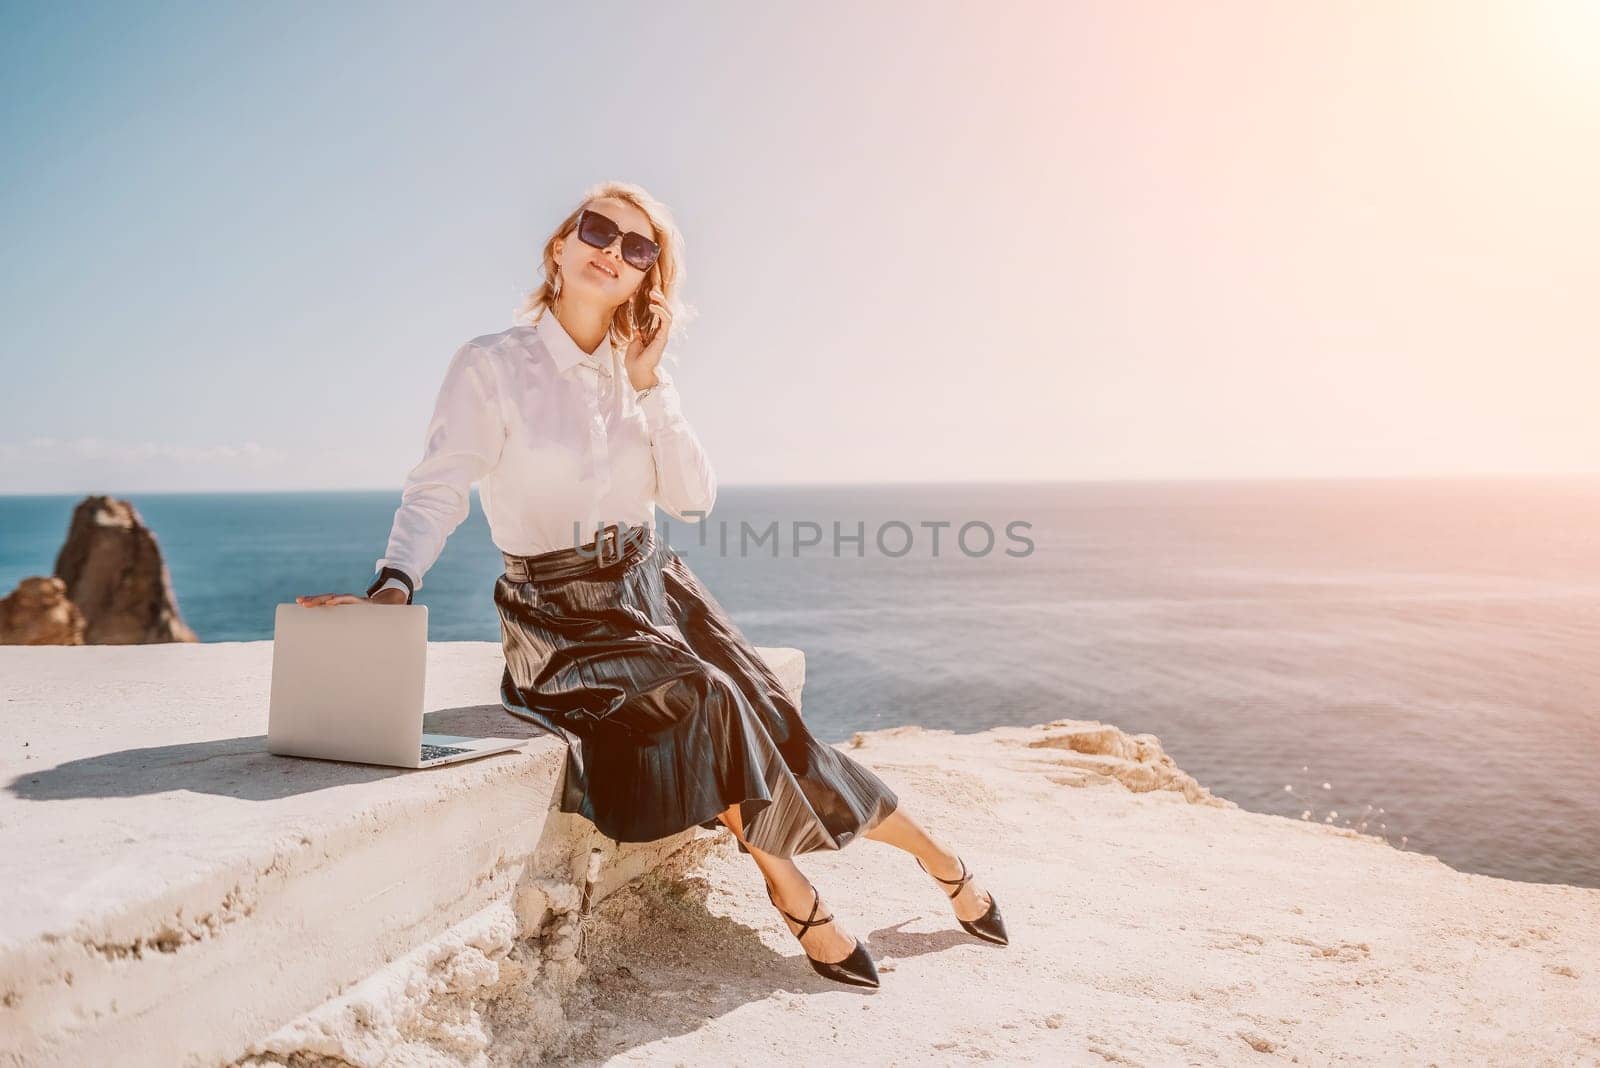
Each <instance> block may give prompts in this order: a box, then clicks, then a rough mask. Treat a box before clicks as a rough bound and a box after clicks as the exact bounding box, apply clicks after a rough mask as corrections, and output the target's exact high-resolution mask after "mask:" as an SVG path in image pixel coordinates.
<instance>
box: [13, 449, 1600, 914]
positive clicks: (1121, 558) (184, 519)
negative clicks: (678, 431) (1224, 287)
mask: <svg viewBox="0 0 1600 1068" xmlns="http://www.w3.org/2000/svg"><path fill="white" fill-rule="evenodd" d="M78 499H79V498H78V497H77V496H71V497H12V498H0V593H4V592H9V591H10V590H11V589H12V588H14V586H15V585H16V583H17V581H18V580H20V579H21V578H23V577H24V576H27V575H34V574H48V573H50V572H51V570H52V568H53V566H54V562H55V555H56V552H57V551H58V550H59V548H60V546H61V542H62V539H63V537H64V536H65V533H66V529H67V524H68V520H69V517H70V515H71V510H72V507H73V505H74V504H75V503H76V502H77V500H78ZM129 499H131V500H132V501H133V503H134V505H135V506H136V507H137V508H138V509H139V511H140V513H141V514H142V515H143V517H144V519H145V521H146V522H147V523H148V524H149V525H150V526H151V528H152V529H153V530H154V531H155V532H156V535H157V537H158V539H159V541H160V544H161V548H162V550H163V552H164V554H165V556H166V559H167V562H168V564H169V566H170V568H171V573H172V580H173V584H174V587H175V589H176V591H177V596H178V604H179V608H180V610H181V611H182V613H183V616H184V618H185V619H186V620H187V621H188V623H189V624H190V625H191V626H192V627H194V629H195V630H196V631H197V632H198V633H199V635H200V636H201V638H202V640H205V641H240V640H244V641H251V640H262V639H269V638H270V637H271V636H272V634H271V630H272V618H273V609H274V606H275V605H277V604H278V603H280V602H283V601H288V600H290V599H292V598H293V597H294V596H295V595H296V594H300V593H315V592H320V591H324V590H330V589H336V590H347V591H352V592H354V591H359V590H361V589H362V588H364V587H365V585H366V583H367V582H368V580H369V579H370V577H371V574H372V565H373V561H374V560H376V559H377V558H378V557H379V556H380V555H381V554H382V551H383V547H384V540H385V538H386V537H387V534H388V530H389V523H390V520H391V518H392V516H393V513H394V509H395V506H396V504H397V503H398V499H399V497H398V492H374V493H284V494H249V495H161V494H137V495H132V496H131V497H130V498H129ZM662 521H663V523H665V524H667V525H666V533H667V536H668V538H669V539H670V541H671V542H672V544H673V546H674V547H675V548H677V549H678V551H679V552H680V553H681V554H682V555H683V556H684V557H685V559H686V560H687V561H688V562H689V563H690V566H691V567H693V568H694V570H695V571H696V573H697V574H699V575H700V577H701V578H702V579H703V580H704V581H705V583H706V584H707V586H708V587H709V588H710V589H711V591H712V592H713V593H714V594H715V595H716V596H717V598H718V599H719V600H720V601H721V602H722V603H723V605H724V606H725V607H726V608H727V609H728V610H729V611H730V612H731V613H732V615H733V616H734V618H735V619H736V620H737V621H738V623H739V624H740V626H741V627H742V628H743V629H744V631H745V633H746V634H747V635H748V636H749V637H750V638H751V640H753V641H754V642H755V643H756V644H758V645H791V646H797V647H799V648H802V649H804V650H805V652H806V654H807V683H806V689H805V695H804V697H805V700H804V708H805V715H806V719H807V721H808V722H809V723H810V724H811V726H812V729H813V731H814V732H815V733H816V734H817V735H818V736H819V737H822V738H824V739H826V740H828V741H839V740H843V739H845V738H847V737H848V736H849V734H850V732H851V731H854V730H858V729H870V728H876V727H884V726H890V725H895V724H900V723H919V724H924V725H926V726H929V727H941V728H949V729H952V730H956V731H963V732H965V731H977V730H982V729H984V728H986V727H990V726H993V725H996V724H1031V723H1039V722H1045V721H1048V720H1051V719H1056V718H1061V717H1072V718H1079V719H1100V720H1104V721H1106V722H1109V723H1113V724H1115V725H1117V726H1118V727H1121V728H1122V729H1124V730H1126V731H1130V732H1139V731H1148V732H1151V733H1153V734H1156V735H1158V736H1159V737H1160V738H1161V740H1162V744H1163V745H1164V746H1165V748H1166V749H1167V751H1168V752H1169V753H1170V754H1171V755H1172V756H1173V758H1174V759H1175V760H1176V761H1177V762H1178V764H1179V765H1180V766H1182V767H1184V768H1185V769H1187V770H1189V771H1190V772H1192V773H1193V774H1194V775H1195V776H1196V777H1197V778H1198V779H1199V780H1200V781H1201V782H1203V783H1205V784H1206V785H1207V786H1209V787H1210V788H1211V789H1212V790H1214V791H1215V792H1217V793H1219V794H1221V795H1223V796H1225V797H1228V798H1231V799H1232V800H1234V801H1237V802H1238V803H1239V804H1240V805H1242V806H1243V807H1245V808H1248V809H1253V810H1256V811H1260V812H1270V813H1277V814H1281V815H1286V816H1291V817H1297V818H1298V817H1300V816H1301V814H1302V813H1303V812H1306V811H1310V812H1311V818H1312V819H1317V820H1326V821H1329V822H1333V823H1337V824H1340V825H1346V826H1359V827H1361V828H1362V829H1364V830H1366V831H1368V832H1369V833H1373V834H1380V835H1383V836H1384V837H1386V838H1388V839H1389V840H1390V841H1391V842H1393V843H1394V844H1395V845H1396V846H1400V847H1403V848H1407V849H1415V850H1421V851H1424V852H1427V853H1431V854H1434V855H1435V856H1438V857H1440V858H1441V859H1443V860H1444V861H1445V862H1446V863H1448V864H1450V865H1452V866H1453V867H1456V868H1458V869H1461V870H1464V871H1473V872H1479V873H1484V874H1490V875H1498V876H1504V877H1508V878H1514V879H1522V880H1529V881H1537V882H1564V883H1573V884H1577V885H1583V886H1600V850H1597V849H1596V848H1595V846H1596V843H1600V478H1551V479H1510V478H1484V479H1440V480H1420V479H1396V480H1329V481H1249V482H1144V483H1062V484H1050V485H1040V484H1011V485H1001V484H984V485H975V484H952V485H928V484H923V485H884V486H860V487H847V486H813V487H805V488H793V487H785V488H757V487H740V486H727V487H724V488H723V490H722V492H721V495H720V496H719V499H718V502H717V507H716V511H715V513H714V515H713V516H712V517H711V518H710V519H709V520H708V521H707V526H706V528H705V533H706V534H707V535H708V544H706V545H704V546H702V545H700V544H699V541H698V539H699V531H698V530H697V528H696V527H694V526H691V525H688V524H682V523H672V522H670V521H669V520H668V519H667V518H666V517H664V516H663V517H662ZM774 521H776V522H777V523H778V537H777V542H776V544H777V546H778V549H779V555H778V556H777V557H776V558H774V557H773V556H772V555H771V553H772V544H773V543H772V542H770V541H769V542H768V543H766V544H765V545H762V546H760V547H759V548H755V549H752V550H750V551H748V552H747V553H744V554H741V553H740V552H739V549H738V544H739V534H740V524H741V522H743V523H747V524H749V526H750V527H751V528H752V529H754V530H757V531H760V530H763V529H765V528H766V526H767V524H768V523H770V522H774ZM938 521H947V522H948V523H949V524H950V526H948V527H945V528H943V529H942V531H941V536H940V553H939V554H938V555H937V556H935V555H934V554H933V551H932V541H931V537H932V531H931V530H930V529H929V528H928V527H925V526H923V524H925V523H934V522H938ZM1014 521H1020V522H1023V523H1027V524H1029V527H1028V528H1027V529H1025V530H1022V531H1020V534H1021V536H1022V537H1024V538H1027V539H1030V540H1031V542H1032V545H1033V549H1032V551H1031V553H1028V554H1027V555H1022V556H1012V555H1007V553H1006V552H1005V550H1006V549H1007V548H1010V549H1012V550H1015V551H1021V550H1023V549H1025V548H1026V546H1025V545H1024V544H1023V543H1022V542H1020V541H1018V540H1015V539H1013V538H1010V537H1008V536H1007V524H1009V523H1012V522H1014ZM835 522H838V523H839V524H840V525H841V528H842V530H843V531H844V532H845V533H853V532H854V531H855V530H856V529H857V525H858V524H863V525H864V528H865V533H866V542H865V545H864V546H863V547H862V548H861V550H860V555H857V548H856V546H854V545H846V546H845V547H844V550H843V551H842V552H840V553H838V554H835V553H834V551H833V548H832V543H831V536H832V529H833V524H834V523H835ZM896 522H898V523H901V524H905V526H906V528H908V529H909V532H910V535H911V541H910V551H909V552H908V553H906V554H905V555H903V556H899V557H893V556H890V555H888V553H886V552H885V551H884V550H883V549H880V547H879V546H878V544H877V535H878V533H879V531H880V529H882V530H883V531H884V538H885V546H886V548H887V550H888V552H896V551H898V550H899V549H900V548H901V546H902V545H904V544H905V543H906V537H907V530H906V529H901V528H899V527H895V526H892V525H890V526H884V524H894V523H896ZM978 522H986V523H987V524H989V527H990V528H991V529H992V530H993V531H994V532H995V535H996V540H995V544H994V548H993V549H992V550H991V551H990V552H988V553H987V554H978V555H973V556H967V555H964V554H963V553H962V552H960V551H959V550H957V549H955V543H954V533H955V530H956V528H957V527H960V526H961V525H962V524H967V523H978ZM806 523H815V524H819V525H820V527H821V529H822V532H823V542H822V544H821V545H818V546H814V547H811V548H807V549H803V550H801V552H800V555H799V556H798V557H796V556H794V555H792V552H793V546H794V543H795V537H794V525H795V524H802V525H803V524H806ZM981 535H982V528H981V527H977V526H974V527H971V528H969V530H968V538H967V543H966V544H967V545H968V547H969V548H971V549H972V550H973V551H974V553H977V550H978V549H980V548H982V545H983V544H984V539H983V538H982V536H981ZM723 536H726V537H727V539H728V551H727V552H726V553H724V552H723V551H721V549H720V548H719V544H718V543H719V540H720V538H721V537H723ZM499 570H500V565H499V557H498V553H497V551H496V550H495V548H494V546H493V545H492V544H491V543H490V541H489V535H488V527H487V525H486V524H485V522H484V520H483V517H482V513H481V511H480V510H479V508H478V507H477V505H476V503H475V504H474V508H473V513H472V516H471V517H470V518H469V519H468V520H467V522H466V523H464V524H463V525H462V527H461V528H460V529H459V530H457V531H456V533H455V534H454V535H453V536H452V538H451V540H450V543H449V544H448V546H447V547H446V549H445V552H444V555H443V556H442V557H441V559H440V561H439V563H438V564H437V565H435V567H434V568H433V569H432V570H431V571H430V572H429V573H428V575H427V576H426V579H425V583H426V586H425V588H424V589H423V590H422V591H421V592H420V593H419V594H418V598H419V600H421V601H423V602H425V603H426V604H428V606H429V609H430V613H429V622H430V637H431V638H432V639H433V640H464V639H470V640H478V641H499V625H498V622H497V619H496V616H495V610H494V606H493V604H492V603H491V600H490V590H491V588H492V585H493V583H494V579H495V577H496V576H497V575H498V574H499ZM484 699H485V700H486V701H493V700H495V695H494V694H485V695H484ZM1323 784H1327V785H1326V788H1325V787H1324V785H1323Z"/></svg>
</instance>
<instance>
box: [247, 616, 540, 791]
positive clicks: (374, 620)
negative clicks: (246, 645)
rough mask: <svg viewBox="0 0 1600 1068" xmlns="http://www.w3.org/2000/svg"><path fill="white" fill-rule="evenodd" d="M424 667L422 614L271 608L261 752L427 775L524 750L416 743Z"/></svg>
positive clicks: (497, 743)
mask: <svg viewBox="0 0 1600 1068" xmlns="http://www.w3.org/2000/svg"><path fill="white" fill-rule="evenodd" d="M427 667H428V606H427V605H421V604H411V605H399V604H373V603H371V602H367V601H362V602H358V603H356V604H336V605H319V606H315V607H311V606H306V605H299V604H280V605H278V611H277V618H276V620H275V623H274V629H273V635H272V695H271V699H270V702H269V704H270V707H269V709H268V713H267V751H268V752H271V753H278V754H280V755H282V756H298V757H315V758H317V759H321V760H349V761H354V762H356V763H358V764H386V765H389V766H391V767H397V768H431V767H433V766H434V765H435V764H450V763H454V762H455V761H457V760H471V759H473V758H474V757H481V756H487V755H488V754H490V753H501V752H504V751H505V750H507V749H514V748H516V747H517V746H519V745H521V744H522V743H523V742H525V741H527V739H526V738H467V737H463V736H461V735H456V734H424V733H422V713H423V707H422V701H423V683H424V681H425V679H426V675H427Z"/></svg>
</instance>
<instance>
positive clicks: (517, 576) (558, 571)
mask: <svg viewBox="0 0 1600 1068" xmlns="http://www.w3.org/2000/svg"><path fill="white" fill-rule="evenodd" d="M649 535H650V527H648V526H647V525H645V524H643V523H640V524H638V525H636V526H632V527H622V526H621V525H619V524H616V523H612V524H610V525H609V526H606V527H603V528H601V532H600V534H599V536H598V537H596V538H595V539H594V540H593V541H590V542H585V543H584V544H582V545H578V546H573V547H570V548H566V549H555V550H552V551H551V552H547V553H539V554H537V555H535V556H518V555H516V554H515V553H508V552H501V554H500V557H501V559H502V560H504V561H505V567H506V578H508V579H510V580H511V581H512V582H535V581H540V580H543V579H558V578H572V577H573V576H576V575H586V574H589V573H590V572H593V571H598V570H600V569H601V568H605V567H610V566H611V565H613V564H616V563H619V562H620V561H622V560H624V559H631V558H632V557H633V556H636V555H637V551H638V550H639V549H641V548H642V547H643V546H644V545H645V543H646V541H647V539H648V538H649Z"/></svg>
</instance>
